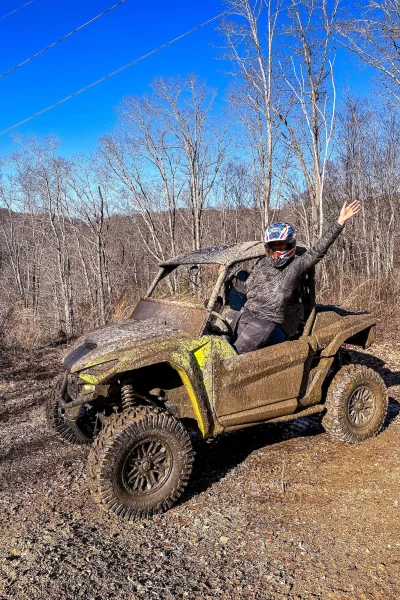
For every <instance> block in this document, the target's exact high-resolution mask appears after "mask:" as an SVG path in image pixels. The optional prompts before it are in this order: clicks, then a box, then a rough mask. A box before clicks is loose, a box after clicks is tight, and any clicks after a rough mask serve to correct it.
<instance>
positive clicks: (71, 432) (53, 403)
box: [46, 379, 93, 444]
mask: <svg viewBox="0 0 400 600" xmlns="http://www.w3.org/2000/svg"><path fill="white" fill-rule="evenodd" d="M61 385H62V379H59V380H58V382H57V385H56V386H55V388H54V389H53V390H52V392H51V395H50V396H49V397H48V398H47V402H46V419H47V424H48V426H49V428H50V429H53V430H54V431H55V432H56V435H57V437H58V438H59V439H60V440H63V441H64V442H68V443H70V444H91V443H92V442H93V435H92V436H91V435H90V431H88V430H85V429H83V428H81V427H80V426H79V420H78V422H75V421H69V420H68V419H67V418H66V416H65V412H64V411H63V409H62V408H61V406H60V388H61Z"/></svg>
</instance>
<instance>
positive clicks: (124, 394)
mask: <svg viewBox="0 0 400 600" xmlns="http://www.w3.org/2000/svg"><path fill="white" fill-rule="evenodd" d="M121 398H122V409H123V410H126V409H127V408H131V407H132V406H135V394H134V391H133V385H132V384H131V383H125V384H124V385H123V386H122V387H121Z"/></svg>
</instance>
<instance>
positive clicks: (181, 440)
mask: <svg viewBox="0 0 400 600" xmlns="http://www.w3.org/2000/svg"><path fill="white" fill-rule="evenodd" d="M193 458H194V453H193V448H192V444H191V441H190V437H189V434H188V432H187V430H186V429H185V427H184V426H183V425H182V423H181V422H180V421H178V420H177V419H175V418H174V417H173V416H172V415H170V414H169V413H167V412H165V411H162V410H160V409H148V408H146V409H141V408H132V409H128V410H125V411H124V412H122V413H120V414H117V415H115V416H113V417H112V418H111V419H110V421H109V422H108V423H107V424H106V425H105V427H104V428H103V429H102V431H101V432H100V434H99V436H98V438H97V439H96V441H95V443H94V445H93V446H92V448H91V451H90V453H89V458H88V471H87V475H88V483H89V487H90V490H91V492H92V494H93V496H94V499H95V500H96V501H97V502H98V503H99V504H100V506H101V507H102V508H103V509H105V510H108V511H111V512H114V513H115V514H116V515H118V516H119V517H120V518H124V519H127V520H134V519H136V518H141V517H149V516H151V515H153V514H155V513H158V512H163V511H165V510H167V509H168V508H170V507H171V506H172V505H173V504H174V502H176V501H177V500H178V498H179V497H180V496H181V494H182V492H183V491H184V489H185V487H186V485H187V482H188V480H189V477H190V474H191V472H192V465H193Z"/></svg>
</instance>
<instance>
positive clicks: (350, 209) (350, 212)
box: [338, 200, 361, 225]
mask: <svg viewBox="0 0 400 600" xmlns="http://www.w3.org/2000/svg"><path fill="white" fill-rule="evenodd" d="M360 208H361V203H360V202H359V201H358V200H354V202H352V203H351V204H347V202H345V203H344V204H343V207H342V210H341V211H340V215H339V218H338V223H339V225H344V224H345V223H346V221H348V219H351V217H354V215H356V214H357V213H358V212H359V210H360Z"/></svg>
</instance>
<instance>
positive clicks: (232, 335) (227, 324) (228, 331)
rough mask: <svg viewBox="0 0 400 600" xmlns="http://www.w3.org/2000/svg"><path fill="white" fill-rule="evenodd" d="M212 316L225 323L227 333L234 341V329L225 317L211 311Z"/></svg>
mask: <svg viewBox="0 0 400 600" xmlns="http://www.w3.org/2000/svg"><path fill="white" fill-rule="evenodd" d="M210 315H212V316H213V317H216V318H217V319H219V320H220V321H221V322H222V323H223V325H224V326H225V333H227V334H228V335H229V336H230V337H231V338H232V339H233V338H234V337H235V334H234V331H233V329H232V327H231V326H230V324H229V323H228V321H227V320H226V319H224V317H222V316H221V315H220V314H219V313H217V312H216V311H215V310H211V311H210Z"/></svg>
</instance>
